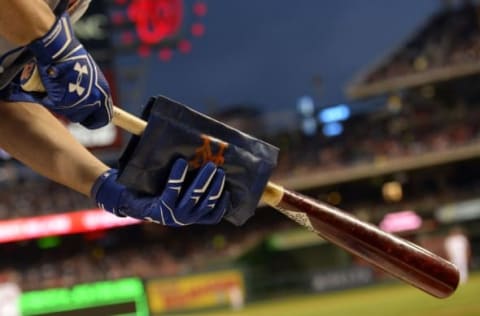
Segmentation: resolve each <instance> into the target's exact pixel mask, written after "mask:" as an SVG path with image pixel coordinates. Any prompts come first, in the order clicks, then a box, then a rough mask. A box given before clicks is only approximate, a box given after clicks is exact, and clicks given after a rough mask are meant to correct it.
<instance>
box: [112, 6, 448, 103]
mask: <svg viewBox="0 0 480 316" xmlns="http://www.w3.org/2000/svg"><path fill="white" fill-rule="evenodd" d="M207 3H208V14H207V16H206V17H205V18H204V19H203V22H204V23H205V26H206V33H205V36H204V37H202V38H200V39H195V40H193V50H192V52H191V53H190V54H188V55H180V54H176V55H174V57H173V59H172V61H170V62H169V63H164V62H160V61H158V60H157V59H156V57H152V58H149V59H147V60H140V59H136V58H135V59H132V58H118V59H117V64H126V63H128V64H131V65H134V66H135V67H138V69H141V68H142V67H144V68H145V70H146V73H145V76H142V77H141V78H139V79H138V80H136V81H135V82H136V86H137V88H138V87H142V89H140V90H138V91H137V92H138V93H140V95H136V94H135V93H134V92H135V91H134V90H135V89H133V90H132V89H131V87H128V86H127V85H125V83H124V82H123V81H122V80H123V79H121V78H122V77H120V81H121V82H119V84H120V86H121V87H123V89H121V91H120V92H121V93H120V96H121V100H122V102H128V103H129V104H126V105H125V106H126V107H127V108H129V109H130V110H132V111H134V112H138V111H140V103H141V102H142V100H144V99H146V98H147V97H148V96H150V95H156V94H163V95H167V96H169V97H171V98H174V99H177V100H180V101H182V102H183V103H186V104H188V105H190V106H192V107H195V108H197V109H199V110H201V111H206V112H210V111H214V110H217V109H218V108H220V107H225V106H229V105H232V104H238V103H242V102H248V103H253V104H260V105H262V106H264V107H265V109H267V110H278V109H286V108H293V107H294V106H295V103H296V100H297V99H298V98H299V97H300V96H302V95H312V96H314V97H315V101H316V105H317V106H326V105H330V104H335V103H340V102H344V101H345V100H346V97H345V95H344V88H345V85H346V83H347V82H348V81H349V80H350V79H351V78H352V76H353V75H354V74H356V73H357V72H358V71H359V70H361V69H362V68H363V67H365V66H366V65H367V64H368V63H371V62H372V61H374V60H375V59H376V58H378V57H380V56H382V55H383V54H384V53H385V52H387V51H388V50H390V49H392V47H394V46H395V45H397V44H399V43H400V42H401V41H402V39H404V38H405V36H407V35H408V34H409V33H410V32H411V31H412V30H414V29H415V28H416V27H418V26H419V25H420V23H422V21H423V20H424V19H425V17H427V16H429V15H430V14H431V13H432V12H433V11H434V10H435V9H437V8H438V6H439V4H440V1H438V0H422V1H418V0H402V1H398V0H395V1H394V0H368V1H361V0H299V1H291V0H263V1H258V0H242V1H239V0H237V1H232V0H230V1H219V0H210V1H207ZM316 75H318V76H320V77H321V78H322V82H323V89H322V91H323V93H322V97H321V98H318V96H317V95H316V91H315V87H314V84H313V81H312V78H313V77H314V76H316Z"/></svg>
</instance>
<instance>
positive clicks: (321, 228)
mask: <svg viewBox="0 0 480 316" xmlns="http://www.w3.org/2000/svg"><path fill="white" fill-rule="evenodd" d="M113 113H114V114H113V123H114V124H115V125H116V126H119V127H121V128H122V129H125V130H127V131H128V132H130V133H133V134H136V135H140V134H141V133H142V132H143V130H144V129H145V127H146V126H147V123H146V122H145V121H143V120H141V119H140V118H138V117H136V116H134V115H132V114H129V113H128V112H125V111H123V110H122V109H119V108H117V107H115V108H114V111H113ZM262 201H263V202H264V203H266V204H268V205H269V206H271V207H273V208H274V209H276V210H278V211H280V212H281V213H283V214H285V215H286V216H288V217H289V218H291V219H292V220H294V221H296V222H297V223H299V224H300V225H302V226H304V227H306V228H308V229H309V230H310V231H312V232H315V233H317V234H318V235H320V236H321V237H323V238H324V239H326V240H328V241H330V242H332V243H333V244H335V245H337V246H339V247H341V248H343V249H345V250H347V251H348V252H350V253H352V254H354V255H356V256H358V257H360V258H362V259H364V260H365V261H367V262H369V263H370V264H372V265H374V266H376V267H378V268H380V269H382V270H384V271H385V272H387V273H389V274H391V275H393V276H395V277H396V278H398V279H400V280H402V281H404V282H406V283H408V284H410V285H412V286H414V287H416V288H419V289H420V290H423V291H425V292H426V293H428V294H430V295H432V296H435V297H438V298H445V297H448V296H450V295H451V294H452V293H453V292H454V291H455V290H456V288H457V285H458V281H459V274H458V270H457V268H456V267H455V266H454V265H453V264H451V263H450V262H448V261H446V260H445V259H443V258H441V257H439V256H437V255H435V254H433V253H432V252H429V251H427V250H426V249H424V248H421V247H419V246H417V245H416V244H414V243H411V242H409V241H406V240H404V239H402V238H400V237H397V236H395V235H392V234H389V233H386V232H384V231H382V230H380V229H379V228H377V227H376V226H374V225H371V224H368V223H365V222H363V221H361V220H359V219H357V218H356V217H354V216H352V215H349V214H347V213H346V212H344V211H341V210H339V209H337V208H335V207H333V206H331V205H328V204H326V203H323V202H320V201H317V200H315V199H312V198H309V197H307V196H304V195H302V194H300V193H298V192H294V191H290V190H287V189H285V188H284V187H282V186H280V185H278V184H275V183H272V182H268V184H267V186H266V188H265V190H264V193H263V195H262Z"/></svg>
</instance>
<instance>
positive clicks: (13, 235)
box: [0, 209, 141, 243]
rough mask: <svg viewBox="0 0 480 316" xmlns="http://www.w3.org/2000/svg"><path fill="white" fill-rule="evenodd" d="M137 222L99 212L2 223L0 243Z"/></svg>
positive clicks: (0, 223)
mask: <svg viewBox="0 0 480 316" xmlns="http://www.w3.org/2000/svg"><path fill="white" fill-rule="evenodd" d="M140 222H141V221H139V220H137V219H133V218H129V217H117V216H115V215H113V214H110V213H107V212H105V211H104V210H101V209H92V210H82V211H77V212H71V213H61V214H54V215H45V216H36V217H28V218H19V219H13V220H4V221H0V243H7V242H13V241H20V240H29V239H35V238H41V237H48V236H59V235H68V234H77V233H86V232H92V231H97V230H103V229H109V228H114V227H122V226H128V225H134V224H138V223H140Z"/></svg>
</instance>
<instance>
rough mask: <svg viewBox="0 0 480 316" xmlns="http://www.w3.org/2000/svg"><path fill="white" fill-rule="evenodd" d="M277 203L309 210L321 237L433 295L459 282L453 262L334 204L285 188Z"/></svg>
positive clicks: (448, 291)
mask: <svg viewBox="0 0 480 316" xmlns="http://www.w3.org/2000/svg"><path fill="white" fill-rule="evenodd" d="M276 207H278V208H281V209H285V210H289V211H294V212H302V213H306V214H307V216H308V218H309V219H310V222H311V224H312V226H313V228H314V229H315V231H316V232H317V233H318V234H319V235H320V236H321V237H323V238H325V239H326V240H328V241H330V242H332V243H334V244H336V245H338V246H340V247H341V248H343V249H345V250H347V251H349V252H350V253H352V254H354V255H357V256H359V257H361V258H362V259H364V260H366V261H368V262H369V263H371V264H372V265H374V266H376V267H378V268H380V269H382V270H384V271H385V272H387V273H390V274H391V275H393V276H395V277H397V278H398V279H400V280H403V281H404V282H406V283H408V284H410V285H412V286H414V287H417V288H419V289H421V290H423V291H425V292H427V293H428V294H430V295H433V296H435V297H438V298H445V297H448V296H449V295H451V294H452V293H453V292H454V291H455V290H456V288H457V286H458V282H459V273H458V270H457V268H456V267H455V266H454V265H453V264H451V263H450V262H448V261H446V260H445V259H443V258H441V257H439V256H437V255H435V254H433V253H431V252H429V251H427V250H425V249H423V248H421V247H419V246H417V245H415V244H413V243H411V242H409V241H406V240H404V239H402V238H399V237H397V236H394V235H392V234H388V233H386V232H384V231H382V230H380V229H379V228H377V227H376V226H373V225H371V224H368V223H365V222H362V221H360V220H359V219H357V218H355V217H354V216H351V215H349V214H347V213H345V212H343V211H341V210H339V209H337V208H335V207H332V206H330V205H328V204H325V203H322V202H319V201H316V200H313V199H310V198H308V197H306V196H304V195H301V194H299V193H296V192H292V191H289V190H285V189H284V191H283V195H282V197H281V201H280V202H279V203H278V204H277V205H276Z"/></svg>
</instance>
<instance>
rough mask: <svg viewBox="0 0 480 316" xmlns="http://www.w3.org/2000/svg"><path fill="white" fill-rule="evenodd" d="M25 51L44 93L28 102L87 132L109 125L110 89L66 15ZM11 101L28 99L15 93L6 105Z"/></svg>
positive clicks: (110, 111) (110, 110)
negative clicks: (50, 111)
mask: <svg viewBox="0 0 480 316" xmlns="http://www.w3.org/2000/svg"><path fill="white" fill-rule="evenodd" d="M27 47H28V49H30V51H31V52H32V53H33V55H34V56H35V58H36V63H37V67H38V72H39V74H40V78H41V81H42V83H43V85H44V86H45V90H46V94H37V95H35V94H32V95H31V96H30V98H31V99H33V100H30V101H37V102H39V103H40V104H43V105H44V106H45V107H47V108H49V109H50V110H52V111H53V112H55V113H57V114H60V115H64V116H66V117H67V118H68V119H69V120H71V121H72V122H79V123H81V124H82V125H84V126H85V127H88V128H98V127H102V126H104V125H106V124H108V123H109V122H110V120H111V118H112V99H111V95H110V88H109V86H108V83H107V81H106V80H105V77H104V76H103V73H102V72H101V70H100V69H99V68H98V66H97V65H96V64H95V61H94V60H93V59H92V57H91V56H90V54H89V53H88V52H87V51H86V50H85V48H84V47H83V45H82V44H81V43H80V42H79V41H78V39H77V38H76V37H75V34H74V33H73V28H72V25H71V24H70V19H69V17H68V15H67V14H63V15H61V16H60V17H59V18H58V19H57V21H56V22H55V24H54V25H53V27H52V28H51V29H50V31H49V32H47V34H45V35H44V36H43V37H41V38H39V39H37V40H35V41H33V42H32V43H30V44H29V45H28V46H27ZM15 93H16V95H15ZM15 98H17V99H18V100H17V101H24V100H25V99H28V97H27V98H25V96H24V95H21V91H20V90H18V89H17V91H14V94H12V96H11V97H10V101H16V100H15ZM22 98H23V99H22Z"/></svg>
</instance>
